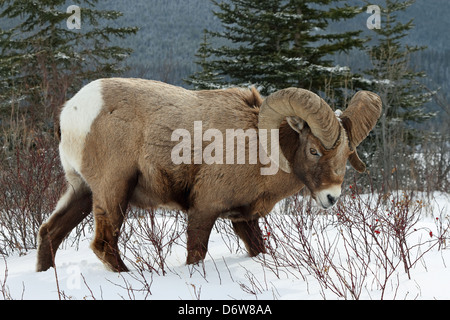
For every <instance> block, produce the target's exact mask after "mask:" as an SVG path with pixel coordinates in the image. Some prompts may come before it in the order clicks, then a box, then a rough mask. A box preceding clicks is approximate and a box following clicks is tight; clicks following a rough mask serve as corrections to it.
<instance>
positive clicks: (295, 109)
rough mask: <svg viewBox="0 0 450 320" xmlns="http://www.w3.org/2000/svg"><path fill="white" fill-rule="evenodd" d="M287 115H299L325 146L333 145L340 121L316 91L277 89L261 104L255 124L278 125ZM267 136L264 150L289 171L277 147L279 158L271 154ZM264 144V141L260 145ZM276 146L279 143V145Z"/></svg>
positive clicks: (338, 131)
mask: <svg viewBox="0 0 450 320" xmlns="http://www.w3.org/2000/svg"><path fill="white" fill-rule="evenodd" d="M286 117H299V118H301V119H302V120H304V121H305V122H306V123H307V124H308V126H309V127H310V128H311V132H312V133H313V134H314V135H315V136H316V137H317V138H318V139H319V140H320V141H321V142H322V144H323V146H324V147H325V149H332V148H333V147H334V146H335V145H336V142H337V140H338V139H339V137H340V125H339V121H338V120H337V118H336V116H335V114H334V112H333V111H332V109H331V108H330V106H329V105H328V104H327V103H326V102H325V101H324V100H323V99H322V98H320V97H319V96H318V95H316V94H315V93H313V92H311V91H308V90H305V89H299V88H288V89H284V90H280V91H277V92H275V93H273V94H272V95H270V96H269V97H267V98H266V99H265V100H264V102H263V104H262V105H261V109H260V113H259V121H258V128H259V129H260V130H261V129H266V130H272V129H279V128H280V125H281V123H282V122H283V120H284V119H285V118H286ZM269 140H270V139H268V141H267V144H266V145H267V150H266V151H267V153H268V154H269V157H270V158H271V159H272V161H275V163H277V164H278V165H279V167H280V168H281V170H283V171H285V172H288V173H289V172H291V169H290V164H289V161H288V160H287V159H286V158H285V156H284V155H283V153H282V151H281V148H279V159H277V158H276V157H274V155H272V146H271V144H270V141H269ZM264 145H265V144H264V143H263V144H262V146H264ZM278 147H279V146H278Z"/></svg>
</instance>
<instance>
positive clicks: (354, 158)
mask: <svg viewBox="0 0 450 320" xmlns="http://www.w3.org/2000/svg"><path fill="white" fill-rule="evenodd" d="M348 161H349V162H350V164H351V165H352V167H353V168H355V170H356V171H358V172H359V173H363V172H365V171H366V165H365V164H364V162H362V160H361V159H360V158H359V156H358V153H357V152H356V150H355V151H354V152H352V153H351V154H350V156H349V157H348Z"/></svg>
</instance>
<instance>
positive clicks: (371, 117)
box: [340, 91, 383, 149]
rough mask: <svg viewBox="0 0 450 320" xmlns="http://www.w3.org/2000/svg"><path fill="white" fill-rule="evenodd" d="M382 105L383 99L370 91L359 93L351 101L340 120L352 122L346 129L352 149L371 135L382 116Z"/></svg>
mask: <svg viewBox="0 0 450 320" xmlns="http://www.w3.org/2000/svg"><path fill="white" fill-rule="evenodd" d="M382 105H383V104H382V102H381V98H380V97H379V96H378V95H377V94H375V93H373V92H370V91H359V92H357V93H356V94H355V95H354V96H353V98H352V100H350V103H349V104H348V107H347V109H346V110H345V111H344V112H343V113H342V115H341V116H340V118H341V119H343V120H344V121H345V119H346V118H347V119H349V120H350V126H349V127H348V128H346V129H347V134H348V136H349V140H350V145H351V147H352V149H355V148H356V147H357V146H358V145H359V144H360V143H361V142H362V141H363V140H364V139H365V138H366V137H367V136H368V135H369V133H370V131H371V130H372V129H373V127H374V126H375V124H376V123H377V121H378V119H379V118H380V116H381V108H382ZM347 126H348V124H347Z"/></svg>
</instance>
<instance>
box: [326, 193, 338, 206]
mask: <svg viewBox="0 0 450 320" xmlns="http://www.w3.org/2000/svg"><path fill="white" fill-rule="evenodd" d="M327 199H328V202H330V205H334V204H335V203H336V202H337V197H333V196H332V195H331V194H328V195H327Z"/></svg>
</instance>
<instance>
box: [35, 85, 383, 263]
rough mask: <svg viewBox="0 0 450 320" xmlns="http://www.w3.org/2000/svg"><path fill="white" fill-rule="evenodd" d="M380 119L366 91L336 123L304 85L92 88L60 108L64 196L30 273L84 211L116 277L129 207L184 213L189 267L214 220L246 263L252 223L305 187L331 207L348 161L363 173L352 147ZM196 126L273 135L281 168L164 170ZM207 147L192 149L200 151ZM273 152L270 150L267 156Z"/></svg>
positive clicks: (258, 239) (255, 247)
mask: <svg viewBox="0 0 450 320" xmlns="http://www.w3.org/2000/svg"><path fill="white" fill-rule="evenodd" d="M380 113H381V100H380V98H379V97H378V96H377V95H376V94H374V93H371V92H367V91H361V92H358V93H357V94H356V95H355V96H354V97H353V99H352V100H351V102H350V103H349V106H348V108H347V109H346V110H345V111H344V112H343V113H342V114H341V115H340V116H339V117H338V116H337V115H336V114H335V113H334V112H333V111H332V109H331V108H330V107H329V106H328V105H327V104H326V102H325V101H324V100H323V99H321V98H320V97H319V96H318V95H316V94H314V93H312V92H310V91H307V90H304V89H296V88H289V89H285V90H281V91H278V92H276V93H274V94H272V95H270V96H269V97H268V98H267V99H265V100H264V101H263V100H262V98H261V97H260V95H259V93H258V92H257V91H256V90H255V89H252V90H247V89H236V88H234V89H227V90H212V91H190V90H186V89H183V88H179V87H175V86H171V85H168V84H164V83H160V82H157V81H150V80H141V79H119V78H115V79H101V80H97V81H94V82H91V83H90V84H88V85H86V86H85V87H84V88H82V89H81V90H80V91H79V92H78V93H77V94H76V95H75V96H74V97H73V98H72V99H71V100H69V101H68V102H66V104H65V105H64V107H63V109H62V111H61V115H60V129H61V142H60V156H61V162H62V165H63V168H64V170H65V174H66V178H67V182H68V183H67V190H66V192H65V194H64V195H63V196H62V197H61V199H60V200H59V202H58V204H57V207H56V209H55V211H54V213H53V214H52V216H51V217H50V218H49V220H48V221H47V222H45V223H44V224H43V225H42V226H41V228H40V231H39V247H38V259H37V270H38V271H44V270H47V269H48V268H50V267H51V266H53V262H54V260H53V259H54V254H55V252H56V250H57V248H58V246H59V244H60V243H61V241H62V240H63V238H64V237H65V236H66V235H67V234H68V233H69V232H70V231H71V230H72V229H73V228H74V227H75V226H76V225H77V224H78V223H80V222H81V221H82V220H83V219H84V218H85V217H86V216H87V215H88V214H89V213H90V212H91V211H93V214H94V219H95V238H94V240H93V242H92V244H91V247H92V249H93V250H94V252H95V253H96V254H97V256H98V257H99V258H100V260H102V261H103V263H104V264H105V265H106V266H107V267H109V268H110V269H111V270H113V271H126V270H127V267H126V266H125V264H124V263H123V261H122V259H121V257H120V254H119V250H118V246H117V240H118V237H119V232H120V229H121V226H122V223H123V220H124V216H125V211H126V210H127V207H128V205H129V204H131V205H135V206H139V207H153V208H156V207H169V208H173V209H176V210H182V211H185V212H186V213H187V217H188V224H187V251H188V253H187V263H188V264H193V263H197V262H199V261H201V260H202V259H204V258H205V255H206V251H207V245H208V239H209V235H210V232H211V229H212V227H213V225H214V222H215V221H216V219H217V218H219V217H222V218H228V219H231V221H232V224H233V227H234V230H235V232H236V234H237V235H238V236H239V237H240V238H241V239H242V241H243V242H244V244H245V246H246V248H247V250H248V253H249V255H250V256H255V255H258V254H259V253H264V252H265V248H264V243H263V237H262V234H261V230H260V228H259V226H258V219H259V218H260V217H263V216H265V215H267V214H268V213H269V212H270V211H271V210H272V208H273V207H274V205H275V204H276V203H277V202H278V201H280V200H282V199H283V198H286V197H288V196H289V195H292V194H295V193H297V192H298V191H300V190H301V189H302V188H303V187H304V186H306V187H307V188H308V189H309V190H310V191H311V194H312V197H313V198H314V199H315V200H316V202H317V203H318V204H319V205H320V206H322V207H323V208H329V207H331V206H332V205H334V204H335V203H336V201H337V199H338V197H339V196H340V194H341V184H342V182H343V179H344V173H345V169H346V163H347V159H348V160H349V161H350V163H351V164H352V166H353V167H354V168H355V169H356V170H358V171H361V172H362V171H364V170H365V165H364V164H363V163H362V162H361V160H360V159H359V157H358V155H357V153H356V147H357V146H358V145H359V144H360V143H361V142H362V141H363V140H364V139H365V138H366V137H367V135H368V133H369V132H370V131H371V130H372V128H373V127H374V125H375V124H376V122H377V120H378V118H379V116H380ZM285 120H287V121H285ZM195 121H201V122H202V130H207V129H216V130H218V131H216V132H222V133H223V134H224V133H225V131H226V130H227V129H243V130H247V129H253V130H255V131H256V130H259V131H258V132H262V131H261V130H264V129H269V130H273V129H276V130H277V132H278V130H279V139H278V140H277V141H276V143H275V144H276V145H274V143H273V141H272V142H271V143H272V145H271V146H267V152H268V154H269V155H270V157H271V159H274V160H276V161H277V164H279V167H280V169H281V170H279V171H277V172H275V173H274V174H272V175H262V174H261V171H260V169H261V168H263V167H267V166H264V164H262V163H261V161H258V163H256V164H249V163H246V164H227V163H224V164H217V163H212V164H206V163H202V164H199V163H195V162H193V163H191V164H189V163H180V164H175V163H174V161H173V159H171V154H172V152H173V149H174V147H176V145H177V143H179V140H176V139H175V141H173V137H172V135H173V133H174V131H175V130H177V129H180V128H181V129H185V130H187V132H190V133H191V134H194V132H193V126H194V122H195ZM257 138H258V139H260V135H258V137H257ZM210 141H211V140H210ZM278 141H279V142H278ZM248 144H249V142H248V141H247V140H246V142H245V148H246V149H245V150H248V149H249V148H248ZM206 146H207V143H205V142H204V141H203V142H202V145H201V146H200V149H203V150H204V149H205V147H206ZM272 147H279V150H280V153H279V156H278V157H276V156H275V155H274V154H272V151H271V150H272ZM192 148H193V149H194V147H192ZM273 150H276V148H273ZM197 151H198V150H197ZM200 151H201V150H200ZM216 151H217V150H216ZM194 153H195V152H194ZM266 155H267V154H266ZM193 156H195V155H193Z"/></svg>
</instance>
